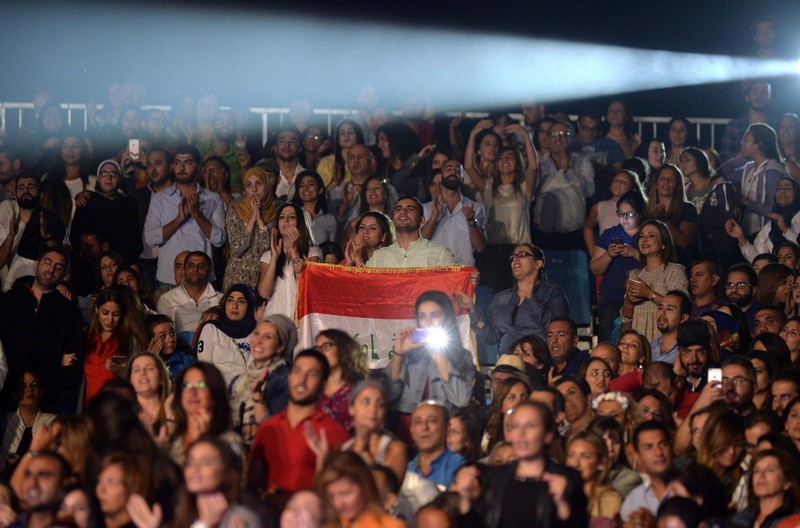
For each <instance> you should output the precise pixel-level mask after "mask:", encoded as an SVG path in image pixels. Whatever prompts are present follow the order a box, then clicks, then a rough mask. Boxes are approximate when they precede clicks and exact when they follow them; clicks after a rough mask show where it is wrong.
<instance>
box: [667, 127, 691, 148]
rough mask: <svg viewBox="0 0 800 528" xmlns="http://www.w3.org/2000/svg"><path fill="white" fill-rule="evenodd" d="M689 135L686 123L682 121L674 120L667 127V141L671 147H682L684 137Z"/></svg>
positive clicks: (684, 140)
mask: <svg viewBox="0 0 800 528" xmlns="http://www.w3.org/2000/svg"><path fill="white" fill-rule="evenodd" d="M688 135H689V130H688V129H687V128H686V123H684V122H683V121H675V122H674V123H672V125H671V126H670V127H669V142H670V145H672V147H673V148H675V147H683V146H684V145H685V144H686V137H687V136H688Z"/></svg>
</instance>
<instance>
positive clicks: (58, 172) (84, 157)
mask: <svg viewBox="0 0 800 528" xmlns="http://www.w3.org/2000/svg"><path fill="white" fill-rule="evenodd" d="M67 138H76V139H77V140H78V143H79V144H80V147H81V159H80V161H79V162H78V174H79V175H80V178H81V181H83V184H84V185H86V184H87V183H88V182H89V174H91V172H92V160H91V156H89V146H88V145H87V144H86V138H84V136H83V134H81V133H79V132H75V131H70V132H67V133H65V134H64V135H63V136H62V137H61V143H60V144H59V146H58V149H57V150H56V151H55V153H54V156H55V159H54V160H53V169H52V170H51V171H50V172H49V174H48V175H47V177H48V178H57V179H59V180H62V181H63V180H64V179H65V178H66V176H67V166H66V164H65V163H64V159H63V158H62V157H61V147H62V146H63V144H64V141H65V140H66V139H67Z"/></svg>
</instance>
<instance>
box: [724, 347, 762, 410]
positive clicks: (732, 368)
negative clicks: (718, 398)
mask: <svg viewBox="0 0 800 528" xmlns="http://www.w3.org/2000/svg"><path fill="white" fill-rule="evenodd" d="M755 386H756V369H755V367H753V364H752V363H750V360H749V359H745V358H744V357H743V356H731V357H729V358H728V359H726V360H725V361H724V362H723V363H722V385H721V387H722V395H723V396H724V398H725V403H727V404H728V407H730V409H731V410H732V411H733V412H735V413H736V414H738V415H740V416H747V415H749V414H751V413H752V412H753V411H755V410H756V407H755V405H753V394H754V393H755Z"/></svg>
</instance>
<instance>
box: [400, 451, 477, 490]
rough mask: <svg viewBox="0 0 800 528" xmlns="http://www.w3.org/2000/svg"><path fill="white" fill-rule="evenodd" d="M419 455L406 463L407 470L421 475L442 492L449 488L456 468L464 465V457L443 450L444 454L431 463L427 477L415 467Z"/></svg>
mask: <svg viewBox="0 0 800 528" xmlns="http://www.w3.org/2000/svg"><path fill="white" fill-rule="evenodd" d="M418 463H419V455H417V456H416V457H414V459H413V460H409V462H408V470H409V471H411V472H412V473H416V474H417V475H421V476H423V477H425V478H426V479H428V480H430V481H431V482H433V483H435V484H436V485H437V486H439V489H441V490H442V491H444V490H446V489H447V488H448V487H449V486H450V482H452V480H453V477H454V476H455V474H456V471H458V468H460V467H461V466H463V465H464V457H462V456H461V455H459V454H458V453H454V452H453V451H450V450H449V449H447V448H445V449H444V452H443V453H442V454H441V455H439V456H438V457H436V458H434V459H433V461H432V462H431V472H430V473H429V474H427V475H425V474H423V473H422V470H421V469H420V468H419V466H418V465H417V464H418Z"/></svg>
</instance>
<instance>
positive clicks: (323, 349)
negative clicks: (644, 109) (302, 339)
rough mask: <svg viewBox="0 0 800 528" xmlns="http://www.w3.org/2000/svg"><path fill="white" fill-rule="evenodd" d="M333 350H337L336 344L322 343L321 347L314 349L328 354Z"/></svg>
mask: <svg viewBox="0 0 800 528" xmlns="http://www.w3.org/2000/svg"><path fill="white" fill-rule="evenodd" d="M333 348H336V343H322V344H321V345H320V346H316V347H314V350H316V351H317V352H328V351H330V350H331V349H333Z"/></svg>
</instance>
